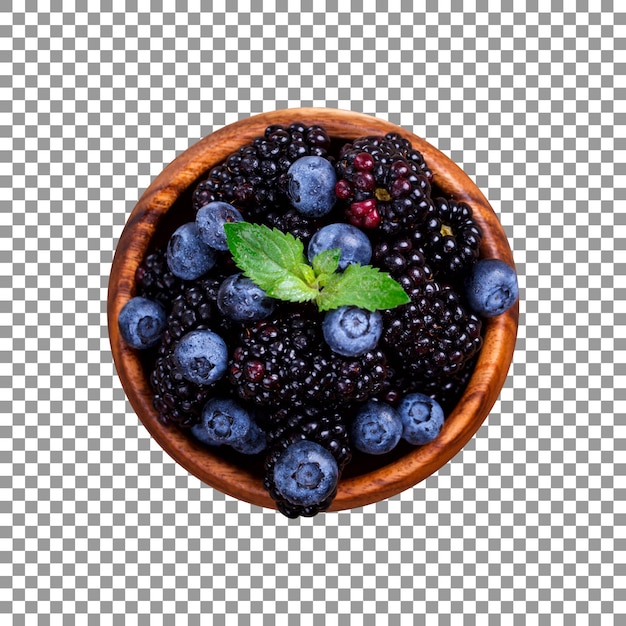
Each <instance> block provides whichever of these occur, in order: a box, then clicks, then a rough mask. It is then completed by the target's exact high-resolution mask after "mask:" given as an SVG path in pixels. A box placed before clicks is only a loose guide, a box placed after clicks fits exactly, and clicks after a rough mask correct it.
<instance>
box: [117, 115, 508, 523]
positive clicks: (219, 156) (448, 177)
mask: <svg viewBox="0 0 626 626" xmlns="http://www.w3.org/2000/svg"><path fill="white" fill-rule="evenodd" d="M294 121H301V122H303V123H305V124H308V125H311V124H321V125H323V126H324V127H325V128H326V130H327V131H328V133H329V135H330V136H331V137H332V138H333V141H334V142H336V143H338V144H343V143H344V142H347V141H350V140H353V139H355V138H357V137H361V136H364V135H380V134H385V133H388V132H392V131H395V132H399V133H400V134H402V135H403V136H404V137H406V138H407V139H409V141H411V143H412V144H413V146H414V147H415V148H416V149H418V150H419V151H420V152H422V154H423V155H424V158H425V159H426V162H427V163H428V165H429V166H430V168H431V169H432V171H433V173H434V181H433V186H434V187H435V188H438V189H439V190H440V191H442V192H443V193H445V194H448V195H450V196H453V197H454V198H455V199H457V200H462V201H464V202H467V203H468V204H469V205H470V206H471V207H472V208H473V210H474V213H475V217H476V220H477V221H478V223H479V224H480V226H481V227H482V229H483V233H484V237H483V242H482V245H481V256H483V257H488V258H500V259H502V260H504V261H506V262H507V263H509V264H511V265H514V263H513V256H512V254H511V249H510V247H509V244H508V241H507V238H506V234H505V233H504V231H503V229H502V226H501V225H500V223H499V221H498V219H497V217H496V215H495V213H494V211H493V209H492V208H491V206H490V205H489V203H488V201H487V199H486V198H485V197H484V195H483V194H482V193H481V192H480V190H479V189H478V188H477V187H476V185H475V184H474V183H473V182H472V181H471V180H470V179H469V178H468V176H467V175H466V174H465V173H464V172H463V171H462V170H461V169H460V168H459V167H458V166H456V165H455V164H454V163H453V162H452V161H451V160H450V159H448V157H446V156H445V155H444V154H442V153H441V152H439V151H438V150H437V149H436V148H434V147H433V146H431V145H430V144H429V143H427V142H426V141H424V140H423V139H421V138H420V137H417V136H416V135H414V134H412V133H410V132H408V131H406V130H405V129H402V128H400V127H398V126H395V125H394V124H391V123H389V122H386V121H383V120H380V119H377V118H374V117H371V116H368V115H364V114H360V113H354V112H350V111H341V110H334V109H315V108H305V109H287V110H283V111H274V112H271V113H264V114H261V115H256V116H253V117H250V118H246V119H244V120H241V121H239V122H236V123H234V124H231V125H229V126H226V127H224V128H222V129H220V130H218V131H216V132H215V133H212V134H211V135H209V136H207V137H205V138H204V139H202V140H200V141H199V142H198V143H196V144H195V145H193V146H192V147H191V148H189V149H188V150H187V151H185V152H184V153H183V154H181V155H180V156H179V157H178V158H176V159H175V160H174V161H173V162H172V163H171V164H170V165H168V166H167V167H166V168H165V169H164V170H163V172H161V174H159V176H157V178H155V179H154V181H153V182H152V184H151V185H150V186H149V187H148V189H147V190H146V191H145V193H144V194H143V195H142V197H141V198H140V200H139V202H138V203H137V205H136V207H135V209H134V210H133V212H132V213H131V215H130V217H129V219H128V222H127V224H126V226H125V228H124V231H123V232H122V235H121V237H120V240H119V243H118V247H117V250H116V253H115V258H114V260H113V265H112V268H111V276H110V281H109V296H108V323H109V333H110V340H111V348H112V353H113V358H114V362H115V366H116V368H117V371H118V375H119V377H120V380H121V382H122V386H123V387H124V390H125V392H126V394H127V396H128V399H129V401H130V403H131V405H132V407H133V409H134V410H135V412H136V413H137V415H138V416H139V418H140V420H141V421H142V423H143V424H144V425H145V427H146V428H147V429H148V431H149V432H150V434H151V435H152V436H153V437H154V438H155V440H156V441H157V442H158V443H159V445H160V446H161V447H162V448H163V449H164V450H165V451H166V452H167V453H168V454H169V455H170V456H171V457H172V458H173V459H174V460H176V461H177V462H178V463H180V464H181V465H182V466H183V467H184V468H185V469H187V470H188V471H189V472H191V473H192V474H193V475H195V476H196V477H198V478H199V479H200V480H202V481H204V482H205V483H207V484H208V485H210V486H212V487H214V488H215V489H218V490H220V491H222V492H223V493H226V494H228V495H231V496H233V497H236V498H238V499H240V500H244V501H246V502H250V503H252V504H256V505H258V506H264V507H267V508H276V507H275V505H274V502H273V500H272V499H271V498H270V497H269V495H268V494H267V492H266V491H265V490H264V488H263V485H262V462H261V460H259V459H252V458H250V457H242V456H240V455H237V454H236V453H234V452H229V451H227V450H222V449H221V448H220V449H218V450H210V449H207V448H206V447H204V446H202V445H201V444H199V443H197V442H196V441H195V440H193V439H192V438H191V437H189V436H187V435H186V434H185V433H184V432H182V431H180V430H179V429H177V428H175V427H168V426H166V425H164V424H162V423H161V422H160V421H159V420H158V418H157V414H156V411H155V410H154V408H153V406H152V392H151V390H150V386H149V382H148V374H147V370H146V364H145V363H144V361H145V355H142V354H141V353H140V352H138V351H136V350H133V349H132V348H129V347H128V346H127V345H126V344H125V342H124V341H123V340H122V339H121V337H120V334H119V331H118V326H117V318H118V315H119V312H120V309H121V308H122V306H123V305H124V304H125V303H126V302H127V301H128V300H129V299H130V298H131V297H132V296H134V295H135V272H136V270H137V267H138V266H139V265H140V263H141V262H142V260H143V259H144V257H145V256H146V254H148V253H149V252H150V251H152V250H153V249H155V248H156V247H158V246H160V245H162V244H163V243H165V241H166V240H167V237H169V234H171V232H172V231H173V230H174V229H175V228H176V227H177V226H178V225H180V224H182V223H184V222H187V221H190V220H192V219H193V218H194V215H193V209H192V206H191V195H192V193H193V189H194V188H195V186H196V184H197V183H198V182H199V181H200V180H202V178H203V177H204V176H205V175H206V173H207V172H208V170H209V169H210V168H211V167H213V166H214V165H217V164H218V163H220V162H221V161H223V160H224V159H225V158H226V157H227V156H228V155H229V154H231V153H232V152H234V151H235V150H237V148H239V147H240V146H241V145H243V144H245V143H246V142H248V141H250V140H251V139H253V138H254V137H256V136H258V135H261V134H263V131H264V130H265V128H266V127H267V126H269V125H270V124H290V123H292V122H294ZM517 324H518V306H517V305H516V306H515V307H514V308H513V309H511V310H510V311H508V312H507V313H505V314H503V315H501V316H499V317H497V318H495V319H492V320H489V321H487V322H486V324H485V325H484V346H483V349H482V351H481V353H480V357H479V359H478V362H477V364H476V368H475V371H474V373H473V375H472V378H471V380H470V382H469V384H468V386H467V389H466V391H465V393H464V395H463V397H462V398H461V401H460V402H459V404H458V406H457V407H456V408H455V409H454V410H453V411H452V413H451V414H450V415H449V416H448V417H447V419H446V421H445V423H444V427H443V429H442V431H441V433H440V435H439V437H438V438H437V439H436V440H435V441H433V442H432V443H430V444H428V445H426V446H421V447H413V446H409V445H400V446H398V448H397V449H396V450H395V451H394V452H393V453H390V454H389V455H384V457H372V456H367V458H364V457H363V456H361V455H359V453H358V452H357V453H355V455H354V458H353V460H352V462H351V463H350V464H349V465H348V466H347V468H346V470H345V472H344V475H343V477H342V479H341V481H340V483H339V487H338V492H337V497H336V498H335V500H334V502H333V505H332V506H331V509H330V510H331V511H332V510H342V509H349V508H355V507H359V506H364V505H366V504H370V503H372V502H377V501H380V500H384V499H386V498H389V497H391V496H393V495H396V494H398V493H400V492H402V491H404V490H405V489H408V488H409V487H412V486H413V485H415V484H417V483H419V482H420V481H422V480H423V479H425V478H426V477H428V476H429V475H431V474H432V473H433V472H435V471H437V470H438V469H439V468H440V467H442V466H443V465H444V464H445V463H447V462H448V461H449V460H450V459H451V458H452V457H453V456H454V455H456V454H457V453H458V452H459V450H461V448H462V447H463V446H464V445H465V444H466V443H467V442H468V441H469V440H470V439H471V437H472V436H473V435H474V434H475V433H476V431H477V430H478V428H479V427H480V425H481V424H482V423H483V421H484V419H485V418H486V417H487V415H488V413H489V411H490V410H491V408H492V406H493V404H494V403H495V401H496V399H497V397H498V395H499V393H500V390H501V389H502V385H503V384H504V381H505V379H506V376H507V373H508V369H509V366H510V363H511V359H512V356H513V350H514V346H515V339H516V335H517Z"/></svg>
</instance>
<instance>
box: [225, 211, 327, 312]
mask: <svg viewBox="0 0 626 626" xmlns="http://www.w3.org/2000/svg"><path fill="white" fill-rule="evenodd" d="M224 230H225V232H226V241H227V243H228V248H229V249H230V251H231V253H232V255H233V260H234V261H235V263H236V265H237V267H239V269H241V270H242V271H243V273H244V274H245V275H246V276H247V277H248V278H250V280H252V281H253V282H254V283H255V284H256V285H258V286H259V287H260V288H261V289H263V290H264V291H265V292H266V293H267V295H268V296H271V297H272V298H278V299H280V300H289V301H291V302H304V301H306V300H313V299H315V297H316V296H317V295H318V293H319V290H318V289H316V288H315V287H313V286H311V284H310V279H311V278H312V270H311V267H310V266H309V265H308V264H307V262H306V259H305V257H304V246H303V245H302V242H301V241H300V240H299V239H296V238H295V237H294V236H293V235H291V234H289V233H281V232H280V231H279V230H276V229H273V230H272V229H270V228H268V227H267V226H263V225H262V224H252V223H250V222H235V223H230V224H225V225H224Z"/></svg>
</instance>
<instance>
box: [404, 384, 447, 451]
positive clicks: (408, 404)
mask: <svg viewBox="0 0 626 626" xmlns="http://www.w3.org/2000/svg"><path fill="white" fill-rule="evenodd" d="M397 410H398V414H399V415H400V419H401V420H402V438H403V439H405V440H406V441H408V442H409V443H411V444H413V445H417V446H421V445H424V444H426V443H428V442H429V441H432V440H433V439H434V438H435V437H436V436H437V435H438V434H439V431H440V430H441V427H442V426H443V409H442V408H441V406H440V405H439V404H438V403H437V402H436V401H435V400H433V399H432V398H430V397H429V396H427V395H424V394H423V393H411V394H409V395H408V396H405V397H404V398H403V399H402V401H401V402H400V404H399V405H398V409H397Z"/></svg>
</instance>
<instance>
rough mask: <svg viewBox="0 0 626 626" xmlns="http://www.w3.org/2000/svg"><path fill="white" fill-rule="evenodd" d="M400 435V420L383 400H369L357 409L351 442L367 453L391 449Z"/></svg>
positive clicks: (381, 452)
mask: <svg viewBox="0 0 626 626" xmlns="http://www.w3.org/2000/svg"><path fill="white" fill-rule="evenodd" d="M401 437H402V420H401V419H400V416H399V415H398V413H397V412H396V411H395V410H394V409H393V408H392V407H390V406H389V405H388V404H385V403H384V402H374V401H372V400H370V401H369V402H368V403H367V404H365V405H364V406H363V407H361V408H360V409H359V412H358V413H357V414H356V416H355V417H354V420H353V421H352V427H351V439H352V444H353V445H354V447H355V448H357V449H358V450H361V452H366V453H367V454H385V453H386V452H390V451H391V450H393V449H394V448H395V447H396V445H397V443H398V441H400V438H401Z"/></svg>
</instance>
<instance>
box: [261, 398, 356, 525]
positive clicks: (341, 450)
mask: <svg viewBox="0 0 626 626" xmlns="http://www.w3.org/2000/svg"><path fill="white" fill-rule="evenodd" d="M271 421H272V424H273V427H272V428H270V429H269V431H268V432H267V440H268V453H267V456H266V457H265V463H264V480H263V484H264V486H265V489H267V491H268V492H269V494H270V496H271V497H272V499H273V500H274V501H275V502H276V506H277V507H278V510H279V511H280V512H281V513H282V514H283V515H285V516H286V517H289V518H296V517H299V516H303V517H312V516H314V515H317V513H319V512H320V511H325V510H326V509H328V507H329V506H330V505H331V503H332V501H333V499H334V498H335V495H336V493H337V492H336V490H335V491H334V492H333V493H332V494H330V495H329V496H328V497H327V498H326V499H325V500H324V501H323V502H320V503H319V504H316V505H312V506H297V505H294V504H292V503H290V502H289V501H287V500H285V498H283V497H282V496H281V495H280V493H279V492H278V491H277V489H276V486H275V484H274V480H273V473H274V472H273V470H274V466H275V464H276V461H277V460H278V458H279V457H280V455H281V454H282V453H283V452H284V451H285V450H286V449H287V447H288V446H290V445H291V444H293V443H296V442H297V441H301V440H304V439H306V440H307V441H312V442H314V443H317V444H319V445H321V446H322V447H324V448H325V449H326V450H328V451H329V452H330V453H331V454H332V455H333V457H334V458H335V460H336V461H337V466H338V468H339V474H340V476H341V472H342V470H343V469H344V467H345V466H346V465H347V464H348V463H349V462H350V460H351V458H352V451H351V449H350V441H349V436H348V428H347V424H346V419H345V417H344V413H341V412H339V411H337V410H332V409H328V408H320V407H319V406H315V405H308V406H302V407H299V408H295V409H294V408H291V407H290V408H284V409H281V410H279V411H277V412H275V413H274V414H273V415H272V418H271Z"/></svg>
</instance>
